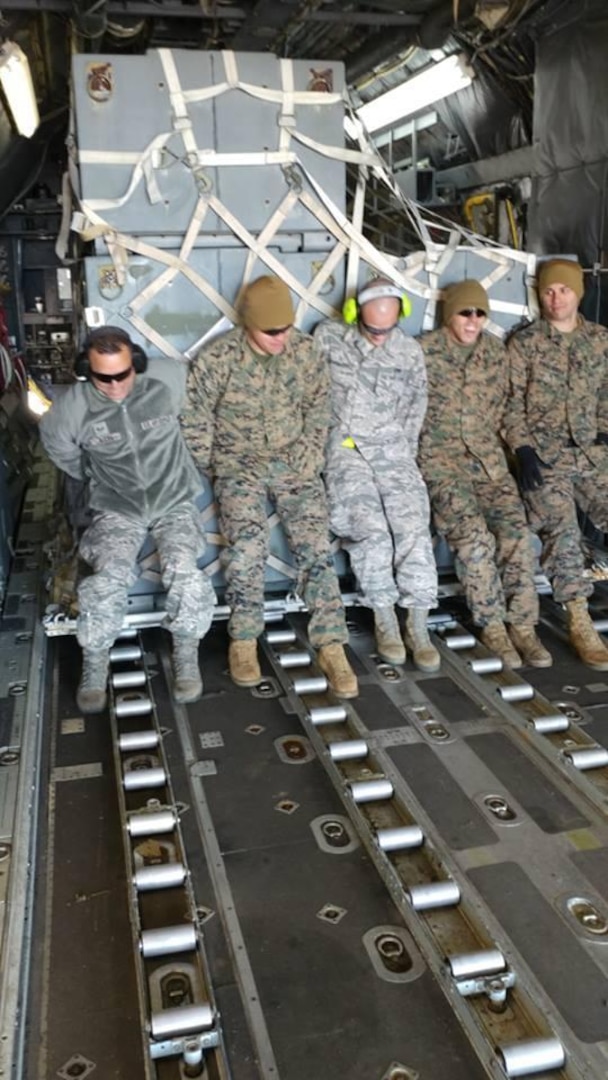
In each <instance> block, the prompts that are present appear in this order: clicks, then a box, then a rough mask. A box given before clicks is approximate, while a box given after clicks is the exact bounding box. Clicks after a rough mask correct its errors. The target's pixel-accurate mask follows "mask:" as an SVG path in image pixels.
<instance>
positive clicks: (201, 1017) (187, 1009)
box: [150, 1004, 213, 1040]
mask: <svg viewBox="0 0 608 1080" xmlns="http://www.w3.org/2000/svg"><path fill="white" fill-rule="evenodd" d="M212 1025H213V1010H212V1008H211V1006H210V1005H207V1004H199V1005H180V1006H179V1007H178V1008H176V1009H163V1010H162V1012H157V1013H152V1016H151V1017H150V1034H151V1035H152V1038H153V1039H157V1040H158V1039H172V1038H175V1036H177V1035H193V1034H195V1032H197V1031H206V1030H207V1028H210V1027H212Z"/></svg>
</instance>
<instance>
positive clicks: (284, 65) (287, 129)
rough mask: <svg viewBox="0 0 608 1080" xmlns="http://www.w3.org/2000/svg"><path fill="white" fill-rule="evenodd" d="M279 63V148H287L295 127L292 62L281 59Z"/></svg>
mask: <svg viewBox="0 0 608 1080" xmlns="http://www.w3.org/2000/svg"><path fill="white" fill-rule="evenodd" d="M280 65H281V84H282V87H283V94H282V101H281V112H280V115H279V150H288V149H289V143H290V140H291V135H292V134H293V132H294V131H295V127H296V114H295V105H294V100H293V92H294V84H293V64H292V62H291V60H281V61H280Z"/></svg>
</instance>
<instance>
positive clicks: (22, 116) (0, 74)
mask: <svg viewBox="0 0 608 1080" xmlns="http://www.w3.org/2000/svg"><path fill="white" fill-rule="evenodd" d="M0 83H1V84H2V89H3V90H4V96H5V97H6V100H7V102H8V107H9V109H10V110H11V114H12V117H13V120H14V121H15V127H16V128H17V131H18V132H19V134H20V135H25V136H26V137H27V138H28V139H29V137H30V135H33V134H34V132H35V130H36V128H37V127H38V125H39V123H40V115H39V113H38V105H37V103H36V95H35V93H34V84H33V82H32V73H31V71H30V65H29V62H28V59H27V56H26V55H25V53H24V52H23V49H21V48H20V47H19V45H17V44H16V43H15V42H14V41H5V42H3V44H2V45H0Z"/></svg>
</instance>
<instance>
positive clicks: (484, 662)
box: [469, 656, 503, 675]
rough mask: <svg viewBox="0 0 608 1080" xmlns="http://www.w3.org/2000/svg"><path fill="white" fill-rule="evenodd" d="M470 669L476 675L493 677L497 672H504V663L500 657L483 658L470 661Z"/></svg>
mask: <svg viewBox="0 0 608 1080" xmlns="http://www.w3.org/2000/svg"><path fill="white" fill-rule="evenodd" d="M469 667H470V669H471V671H474V672H475V674H476V675H493V674H494V672H496V671H502V668H503V663H502V660H501V659H500V657H499V656H483V657H477V658H476V659H475V660H469Z"/></svg>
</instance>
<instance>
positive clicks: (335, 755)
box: [328, 739, 369, 761]
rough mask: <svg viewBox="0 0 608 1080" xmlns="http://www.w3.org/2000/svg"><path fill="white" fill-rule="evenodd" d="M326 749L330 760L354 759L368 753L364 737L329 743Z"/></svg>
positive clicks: (365, 755)
mask: <svg viewBox="0 0 608 1080" xmlns="http://www.w3.org/2000/svg"><path fill="white" fill-rule="evenodd" d="M328 750H329V756H330V758H331V759H332V761H354V760H358V759H359V758H364V757H367V755H368V754H369V747H368V745H367V743H366V742H365V740H364V739H345V740H344V742H335V743H330V745H329V746H328Z"/></svg>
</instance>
